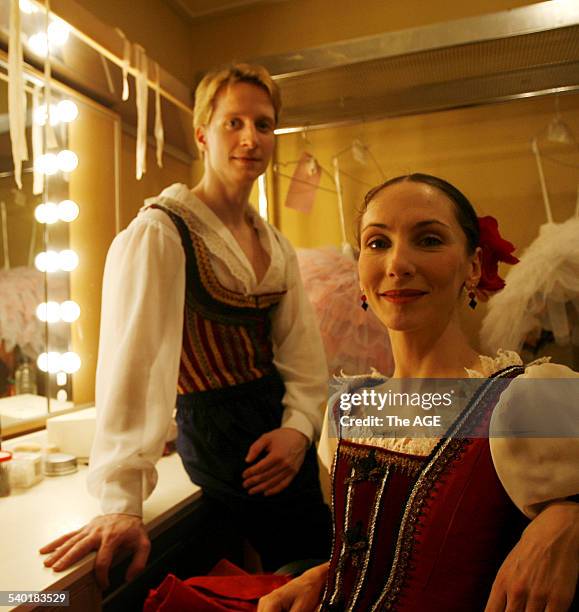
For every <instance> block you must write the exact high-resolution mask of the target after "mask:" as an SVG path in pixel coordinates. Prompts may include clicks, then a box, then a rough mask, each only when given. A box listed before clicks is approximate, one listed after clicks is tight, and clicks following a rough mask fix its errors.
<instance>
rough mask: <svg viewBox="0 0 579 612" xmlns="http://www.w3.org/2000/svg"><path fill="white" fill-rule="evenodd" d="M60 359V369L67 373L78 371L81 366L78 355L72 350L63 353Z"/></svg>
mask: <svg viewBox="0 0 579 612" xmlns="http://www.w3.org/2000/svg"><path fill="white" fill-rule="evenodd" d="M60 361H61V364H62V369H63V370H64V371H65V372H66V373H67V374H74V373H75V372H78V370H79V369H80V366H81V363H80V357H79V356H78V355H77V354H76V353H74V352H72V351H70V352H68V353H64V355H62V357H61V360H60Z"/></svg>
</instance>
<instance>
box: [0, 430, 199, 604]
mask: <svg viewBox="0 0 579 612" xmlns="http://www.w3.org/2000/svg"><path fill="white" fill-rule="evenodd" d="M44 435H45V434H44V432H40V433H37V434H32V435H30V436H26V439H27V440H28V441H35V442H40V443H42V442H43V436H44ZM21 440H22V439H21ZM10 442H12V443H13V442H15V441H10ZM10 442H8V443H6V444H5V445H3V448H5V449H6V450H10V446H11V444H10ZM157 468H158V472H159V482H158V485H157V487H156V488H155V491H154V492H153V494H152V495H151V497H150V498H149V499H148V500H147V501H146V502H145V504H144V521H145V524H146V526H147V530H148V532H149V534H150V536H151V539H152V540H153V545H154V539H155V538H156V537H158V536H159V535H160V534H162V533H163V532H164V531H165V530H166V529H168V527H169V526H171V525H174V524H175V522H176V521H178V520H183V517H184V516H185V517H187V515H188V514H189V513H191V511H192V508H194V507H195V504H196V503H197V500H198V499H199V498H200V497H201V492H200V489H199V487H197V486H196V485H194V484H193V483H192V482H191V481H190V480H189V477H188V476H187V474H186V473H185V470H184V469H183V466H182V464H181V460H180V458H179V456H178V455H177V454H176V453H174V454H173V455H170V456H168V457H163V458H162V459H161V460H160V461H159V463H158V465H157ZM86 474H87V468H86V466H79V470H78V472H76V473H74V474H70V475H67V476H55V477H45V478H44V480H42V481H41V482H40V483H38V484H37V485H35V486H33V487H31V488H29V489H13V490H12V494H11V495H10V496H8V497H3V498H0V533H1V537H2V543H1V550H2V555H1V557H0V591H44V592H48V591H69V592H70V600H71V601H70V607H69V608H68V610H83V612H89V611H92V610H100V609H101V593H100V591H99V590H98V588H97V587H96V584H95V582H94V577H93V574H92V565H93V559H94V553H92V554H91V555H90V556H89V557H87V558H85V559H84V560H82V561H80V562H79V563H77V564H76V565H74V566H73V567H71V568H70V569H68V570H67V571H64V572H58V573H57V572H54V571H53V570H52V569H49V568H46V567H44V565H43V558H44V556H43V555H40V553H39V552H38V549H39V548H40V547H41V546H43V545H45V544H47V543H48V542H50V541H52V540H54V539H56V538H57V537H58V536H60V535H61V534H64V533H67V532H69V531H73V530H75V529H78V528H79V527H81V526H83V525H84V524H85V523H86V522H88V521H89V520H90V519H91V518H93V517H94V516H95V515H97V514H99V513H100V511H99V505H98V501H97V500H96V499H95V498H93V497H91V496H90V495H89V494H88V492H87V489H86ZM165 548H166V546H165ZM123 573H124V570H123ZM111 583H112V584H113V589H114V588H115V585H114V581H113V580H112V581H111ZM116 588H118V589H122V588H123V584H122V576H121V577H119V578H118V579H117V585H116ZM111 590H112V589H111ZM109 593H110V592H109ZM0 609H2V610H10V609H17V610H31V609H35V606H31V605H26V606H22V605H20V606H18V605H10V606H0ZM50 609H52V610H54V609H55V608H50Z"/></svg>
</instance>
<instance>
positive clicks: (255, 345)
mask: <svg viewBox="0 0 579 612" xmlns="http://www.w3.org/2000/svg"><path fill="white" fill-rule="evenodd" d="M151 208H157V209H159V210H162V211H163V212H165V213H166V214H167V215H168V216H169V217H170V218H171V220H172V221H173V223H174V224H175V226H176V228H177V230H178V232H179V235H180V236H181V242H182V244H183V249H184V251H185V257H186V288H185V313H184V318H183V347H182V350H181V362H180V366H179V379H178V384H177V389H178V393H179V394H187V393H195V392H198V391H207V390H209V389H221V388H223V387H231V386H234V385H238V384H241V383H246V382H251V381H254V380H257V379H259V378H262V377H263V376H266V375H269V374H272V373H274V372H275V367H274V365H273V347H272V340H271V321H270V313H271V311H272V309H273V308H275V306H276V305H277V304H278V303H279V301H280V300H281V298H282V296H283V295H284V294H285V291H282V292H279V293H266V294H262V295H244V294H242V293H237V292H235V291H232V290H230V289H227V288H226V287H224V286H223V285H222V284H221V283H220V282H219V280H218V278H217V276H216V274H215V272H214V270H213V268H212V266H211V262H210V260H209V251H208V250H207V247H206V246H205V243H204V242H203V240H202V239H201V238H200V237H199V236H198V235H197V233H196V231H195V229H194V225H195V222H196V218H195V217H194V215H193V214H192V213H190V212H189V211H187V209H185V208H184V207H182V206H179V205H177V204H173V203H171V202H169V201H167V200H164V201H163V205H160V204H153V205H151Z"/></svg>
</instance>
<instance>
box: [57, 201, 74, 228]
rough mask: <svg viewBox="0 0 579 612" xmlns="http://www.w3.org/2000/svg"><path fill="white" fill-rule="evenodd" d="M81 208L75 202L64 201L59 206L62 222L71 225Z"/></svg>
mask: <svg viewBox="0 0 579 612" xmlns="http://www.w3.org/2000/svg"><path fill="white" fill-rule="evenodd" d="M78 213H79V208H78V204H77V203H76V202H75V201H74V200H62V202H60V203H59V204H58V216H59V217H60V220H61V221H66V222H67V223H70V222H71V221H74V220H75V219H76V218H77V217H78Z"/></svg>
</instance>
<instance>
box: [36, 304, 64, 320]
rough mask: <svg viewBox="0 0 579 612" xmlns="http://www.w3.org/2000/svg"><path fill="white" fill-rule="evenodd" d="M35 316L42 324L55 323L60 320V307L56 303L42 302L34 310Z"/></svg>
mask: <svg viewBox="0 0 579 612" xmlns="http://www.w3.org/2000/svg"><path fill="white" fill-rule="evenodd" d="M36 316H37V317H38V318H39V319H40V320H41V321H42V322H43V323H46V322H48V323H56V322H57V321H59V320H60V305H59V304H58V303H57V302H42V304H39V305H38V307H37V308H36Z"/></svg>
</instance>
